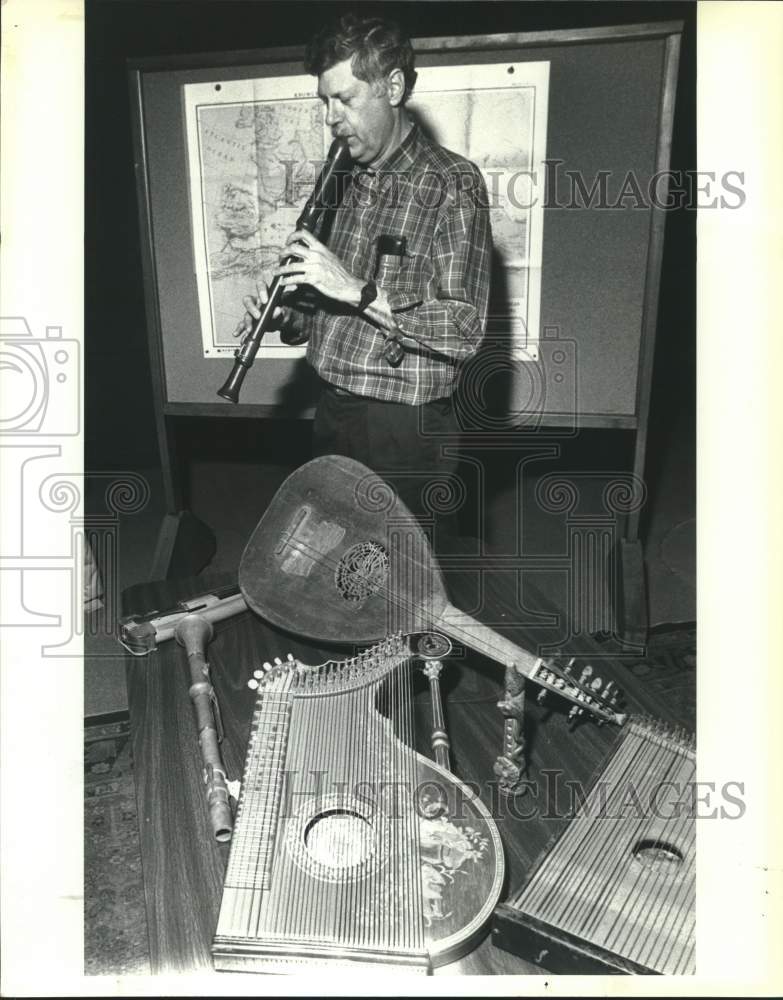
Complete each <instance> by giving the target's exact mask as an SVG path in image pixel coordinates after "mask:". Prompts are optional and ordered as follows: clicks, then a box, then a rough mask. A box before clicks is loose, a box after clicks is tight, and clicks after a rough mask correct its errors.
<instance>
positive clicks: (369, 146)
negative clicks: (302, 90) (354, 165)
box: [318, 59, 396, 166]
mask: <svg viewBox="0 0 783 1000" xmlns="http://www.w3.org/2000/svg"><path fill="white" fill-rule="evenodd" d="M318 96H319V97H320V98H321V100H322V101H323V102H324V107H325V109H326V124H327V125H328V126H329V128H330V129H331V130H332V134H333V135H334V136H335V137H337V136H342V137H343V138H345V139H347V140H348V147H349V149H350V151H351V156H352V157H353V159H354V160H356V161H357V162H358V163H361V164H364V165H365V166H368V165H370V164H372V163H374V162H375V161H376V160H377V159H378V158H379V157H380V156H381V155H382V154H384V153H386V152H387V151H389V150H388V147H389V145H390V143H391V140H392V137H393V135H394V127H395V120H396V119H395V109H394V107H393V106H392V104H391V102H390V99H389V95H388V93H387V91H386V88H385V87H383V86H382V85H381V84H377V83H376V84H370V83H366V82H365V81H364V80H358V79H357V78H356V77H355V76H354V75H353V70H352V69H351V60H350V59H345V60H344V61H343V62H339V63H335V65H334V66H332V67H331V69H327V70H325V71H324V72H323V73H322V74H321V75H320V76H319V77H318Z"/></svg>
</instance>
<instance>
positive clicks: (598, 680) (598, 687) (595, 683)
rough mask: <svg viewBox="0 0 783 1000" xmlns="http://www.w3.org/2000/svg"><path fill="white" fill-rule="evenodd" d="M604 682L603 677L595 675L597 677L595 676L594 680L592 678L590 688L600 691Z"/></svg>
mask: <svg viewBox="0 0 783 1000" xmlns="http://www.w3.org/2000/svg"><path fill="white" fill-rule="evenodd" d="M602 684H603V681H602V680H601V678H600V677H595V678H593V680H592V682H591V684H590V690H591V691H600V690H601V685H602Z"/></svg>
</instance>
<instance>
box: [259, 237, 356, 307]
mask: <svg viewBox="0 0 783 1000" xmlns="http://www.w3.org/2000/svg"><path fill="white" fill-rule="evenodd" d="M289 254H296V256H297V257H299V258H300V261H292V262H291V263H289V264H280V265H279V266H278V267H277V268H276V270H275V271H273V272H272V273H273V274H279V275H280V278H281V283H282V284H283V285H284V286H286V287H289V286H294V287H296V285H311V286H312V287H313V288H315V289H317V290H318V291H319V292H321V294H322V295H326V296H328V297H329V298H330V299H336V300H337V301H338V302H346V303H348V304H349V305H352V306H355V305H358V303H359V300H360V299H361V294H362V288H363V287H364V282H363V281H362V280H361V278H357V277H355V276H354V275H353V274H351V272H350V271H348V270H347V269H346V267H345V266H344V265H343V263H342V262H341V261H340V260H338V259H337V257H335V255H334V254H333V253H332V251H331V250H329V249H328V248H327V247H325V246H324V244H323V243H321V242H320V241H319V240H317V239H316V238H315V236H313V234H312V233H309V232H307V230H305V229H297V230H296V232H293V233H291V235H290V236H289V237H288V239H287V240H286V249H285V251H284V253H283V256H284V257H287V256H288V255H289Z"/></svg>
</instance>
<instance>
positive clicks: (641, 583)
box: [617, 538, 649, 646]
mask: <svg viewBox="0 0 783 1000" xmlns="http://www.w3.org/2000/svg"><path fill="white" fill-rule="evenodd" d="M619 556H620V558H619V566H618V571H619V575H620V580H619V584H620V585H619V588H618V601H617V630H618V632H619V634H620V635H621V636H622V638H623V639H624V640H625V641H626V642H629V643H634V644H635V645H639V646H643V645H644V644H645V643H646V642H647V629H648V624H649V623H648V618H647V586H646V582H645V576H644V553H643V552H642V543H641V542H640V541H639V539H638V538H637V539H634V540H632V541H629V540H628V539H626V538H622V539H620V548H619Z"/></svg>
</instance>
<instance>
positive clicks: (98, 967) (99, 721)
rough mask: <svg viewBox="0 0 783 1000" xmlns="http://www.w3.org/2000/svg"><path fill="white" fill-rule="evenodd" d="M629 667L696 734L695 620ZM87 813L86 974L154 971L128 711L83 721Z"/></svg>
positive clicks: (653, 642) (653, 635)
mask: <svg viewBox="0 0 783 1000" xmlns="http://www.w3.org/2000/svg"><path fill="white" fill-rule="evenodd" d="M624 665H625V667H626V669H628V670H630V671H632V672H633V673H634V674H635V675H636V676H637V677H638V678H639V679H640V680H641V681H642V682H643V683H644V684H646V685H650V686H651V688H652V689H653V690H654V691H655V692H656V694H658V695H659V696H661V697H663V698H665V699H666V702H667V705H668V706H669V707H670V709H671V719H672V721H675V722H678V723H680V724H681V725H684V726H686V727H687V728H689V729H690V730H692V731H693V732H695V728H696V627H695V625H692V624H687V623H686V624H676V625H660V626H657V627H656V628H653V629H651V631H650V634H649V638H648V643H647V651H646V655H645V656H644V657H636V658H633V659H629V660H627V661H624ZM84 812H85V816H84V831H85V845H84V871H85V887H84V895H85V914H84V915H85V955H84V964H85V974H86V975H115V976H119V975H146V974H149V972H150V965H149V958H148V954H149V952H148V941H147V920H146V915H145V908H144V887H143V883H142V876H141V854H140V848H139V836H138V830H137V826H136V797H135V787H134V781H133V760H132V756H131V745H130V738H129V722H128V716H127V713H116V714H113V715H110V716H100V717H97V718H95V719H89V720H86V722H85V729H84Z"/></svg>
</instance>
